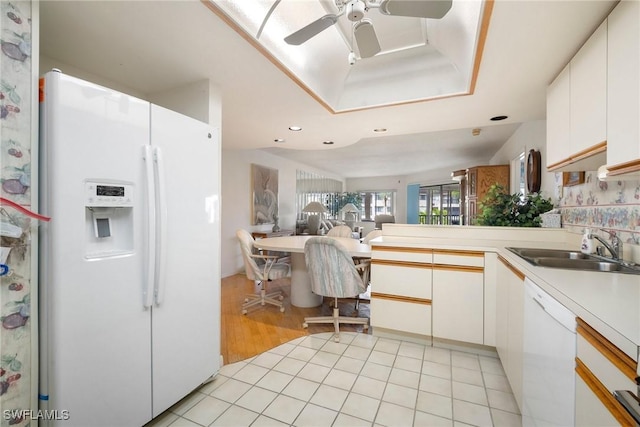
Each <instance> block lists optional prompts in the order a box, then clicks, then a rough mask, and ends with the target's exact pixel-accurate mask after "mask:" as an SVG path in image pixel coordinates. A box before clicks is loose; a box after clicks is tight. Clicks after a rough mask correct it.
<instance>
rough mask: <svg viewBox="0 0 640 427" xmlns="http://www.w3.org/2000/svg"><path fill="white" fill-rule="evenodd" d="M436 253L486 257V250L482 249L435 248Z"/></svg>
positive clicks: (434, 252)
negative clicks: (482, 250)
mask: <svg viewBox="0 0 640 427" xmlns="http://www.w3.org/2000/svg"><path fill="white" fill-rule="evenodd" d="M433 254H434V255H436V254H437V255H458V256H468V257H482V258H484V252H481V251H467V250H460V249H434V250H433Z"/></svg>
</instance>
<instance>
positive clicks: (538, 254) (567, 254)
mask: <svg viewBox="0 0 640 427" xmlns="http://www.w3.org/2000/svg"><path fill="white" fill-rule="evenodd" d="M507 249H509V250H510V251H511V252H514V253H515V254H517V255H520V256H521V257H523V258H568V259H588V258H590V257H589V255H586V254H583V253H582V252H576V251H567V250H563V249H536V248H507Z"/></svg>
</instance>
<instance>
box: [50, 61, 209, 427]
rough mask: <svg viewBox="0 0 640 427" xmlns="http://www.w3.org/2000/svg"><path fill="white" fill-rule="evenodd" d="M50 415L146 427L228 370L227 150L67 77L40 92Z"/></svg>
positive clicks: (165, 115)
mask: <svg viewBox="0 0 640 427" xmlns="http://www.w3.org/2000/svg"><path fill="white" fill-rule="evenodd" d="M40 90H41V94H40V107H41V110H40V111H41V123H40V158H41V162H40V164H41V168H40V179H39V181H40V188H39V191H40V200H41V204H40V207H41V210H42V212H43V213H44V214H45V215H47V216H50V217H51V221H50V222H49V223H47V224H43V225H41V226H40V236H41V239H42V240H41V245H40V248H41V250H40V319H39V325H40V357H41V360H40V391H39V394H40V402H41V409H43V410H45V409H46V410H47V412H46V413H44V416H45V417H46V418H53V419H54V420H55V419H57V420H58V421H59V424H61V425H64V426H72V425H73V426H139V425H143V424H144V423H146V422H147V421H149V420H150V419H152V418H153V417H155V416H157V415H159V414H160V413H162V412H163V411H164V410H166V409H167V408H169V407H170V406H171V405H173V404H174V403H176V402H177V401H178V400H180V399H181V398H182V397H184V396H186V395H187V394H188V393H190V392H191V391H192V390H194V389H195V388H197V387H198V386H199V385H201V384H202V383H204V382H206V381H207V380H208V379H210V378H211V377H212V376H213V375H215V374H216V373H217V371H218V370H219V368H220V198H219V195H220V153H221V151H220V142H219V135H218V130H217V129H213V128H211V127H210V126H209V125H207V124H205V123H202V122H199V121H197V120H194V119H192V118H189V117H186V116H183V115H181V114H178V113H175V112H172V111H169V110H167V109H165V108H162V107H159V106H156V105H153V104H150V103H149V102H146V101H143V100H141V99H138V98H135V97H132V96H129V95H125V94H123V93H120V92H117V91H114V90H110V89H107V88H105V87H102V86H98V85H95V84H92V83H88V82H85V81H82V80H79V79H76V78H73V77H70V76H67V75H64V74H62V73H60V72H57V71H52V72H49V73H47V74H46V75H45V76H44V77H43V78H42V79H41V82H40Z"/></svg>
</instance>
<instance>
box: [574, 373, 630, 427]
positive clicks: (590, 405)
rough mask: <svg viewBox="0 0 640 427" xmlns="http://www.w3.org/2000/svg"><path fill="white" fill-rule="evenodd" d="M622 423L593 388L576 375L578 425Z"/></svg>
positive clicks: (595, 425) (597, 426)
mask: <svg viewBox="0 0 640 427" xmlns="http://www.w3.org/2000/svg"><path fill="white" fill-rule="evenodd" d="M618 424H620V423H619V422H618V421H617V420H616V418H615V417H614V416H613V415H611V412H610V411H609V410H608V409H607V407H606V406H605V405H604V404H603V403H602V401H601V400H600V398H598V396H597V395H596V394H595V393H594V392H593V390H591V388H590V387H589V386H588V385H587V383H586V382H585V381H584V380H583V379H582V378H581V377H580V376H578V375H576V425H577V426H585V427H586V426H593V427H601V426H615V425H618Z"/></svg>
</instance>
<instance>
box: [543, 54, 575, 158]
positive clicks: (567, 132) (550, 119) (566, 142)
mask: <svg viewBox="0 0 640 427" xmlns="http://www.w3.org/2000/svg"><path fill="white" fill-rule="evenodd" d="M570 72H571V64H569V65H567V66H566V67H565V69H564V70H562V72H561V73H560V74H559V75H558V77H557V78H556V79H555V80H554V81H553V83H551V85H550V86H549V88H548V90H547V167H549V168H551V167H554V165H556V164H558V163H562V162H563V161H564V160H565V159H567V158H569V155H570V154H571V75H570Z"/></svg>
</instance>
